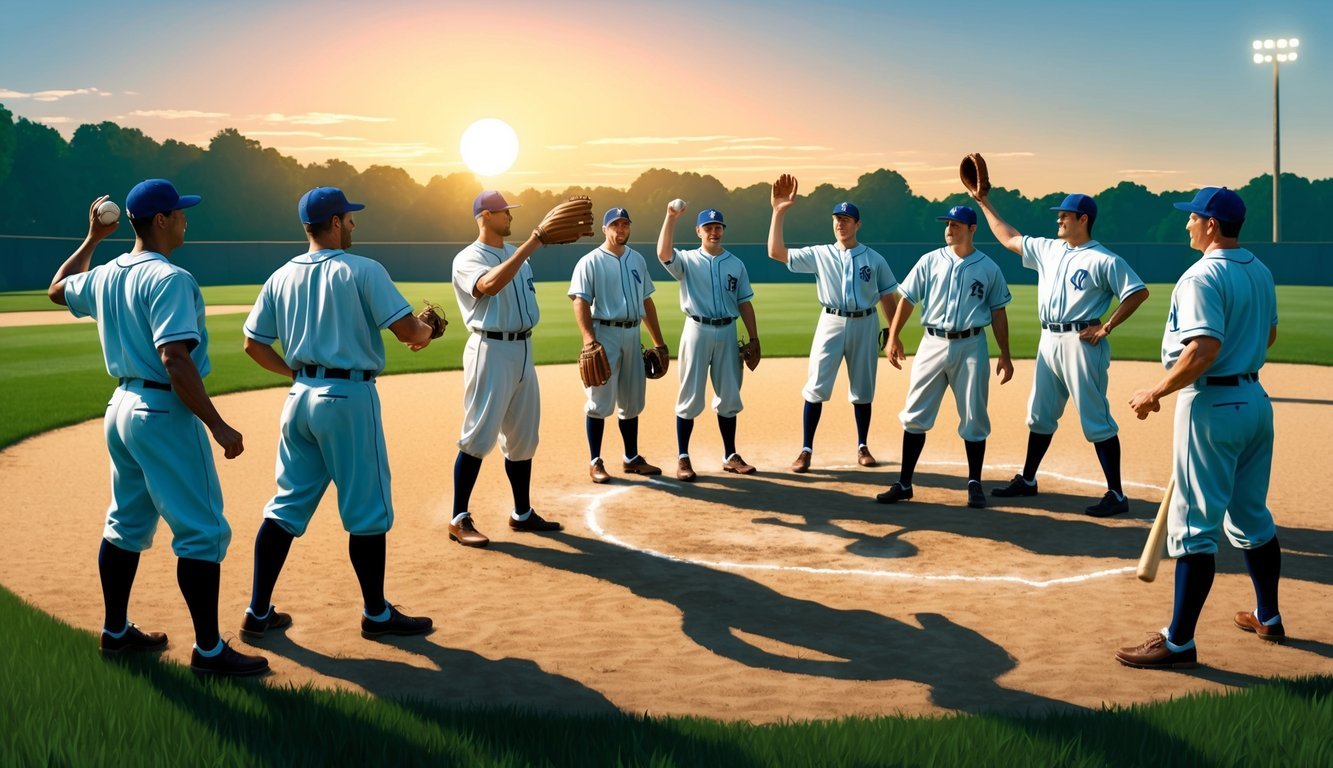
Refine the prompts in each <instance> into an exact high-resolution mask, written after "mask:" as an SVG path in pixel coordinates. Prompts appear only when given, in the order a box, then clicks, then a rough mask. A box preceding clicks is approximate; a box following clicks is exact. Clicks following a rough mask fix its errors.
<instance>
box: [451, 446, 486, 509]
mask: <svg viewBox="0 0 1333 768" xmlns="http://www.w3.org/2000/svg"><path fill="white" fill-rule="evenodd" d="M479 474H481V459H479V458H477V457H476V456H473V455H471V454H467V453H463V452H462V451H459V452H458V458H457V459H455V460H454V514H453V516H454V517H458V516H459V515H461V514H463V513H464V512H466V511H467V505H468V502H469V501H470V500H471V499H472V488H473V487H474V486H476V484H477V475H479Z"/></svg>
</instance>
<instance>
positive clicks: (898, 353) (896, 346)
mask: <svg viewBox="0 0 1333 768" xmlns="http://www.w3.org/2000/svg"><path fill="white" fill-rule="evenodd" d="M906 359H907V354H906V353H905V352H904V351H903V340H902V339H900V338H898V337H897V336H894V337H893V338H891V339H889V365H892V366H893V367H894V368H897V369H898V370H900V371H901V370H902V369H903V361H904V360H906Z"/></svg>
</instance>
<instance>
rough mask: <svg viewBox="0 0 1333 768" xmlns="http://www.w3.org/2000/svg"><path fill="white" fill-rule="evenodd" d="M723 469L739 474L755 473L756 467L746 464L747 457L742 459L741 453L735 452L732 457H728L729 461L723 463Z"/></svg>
mask: <svg viewBox="0 0 1333 768" xmlns="http://www.w3.org/2000/svg"><path fill="white" fill-rule="evenodd" d="M722 471H723V472H735V473H736V474H738V475H753V474H754V467H752V466H750V465H749V464H746V463H745V459H742V458H741V455H740V454H739V453H733V454H731V458H729V459H727V463H726V464H723V465H722Z"/></svg>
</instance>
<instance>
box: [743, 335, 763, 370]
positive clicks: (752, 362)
mask: <svg viewBox="0 0 1333 768" xmlns="http://www.w3.org/2000/svg"><path fill="white" fill-rule="evenodd" d="M737 343H738V344H739V345H740V354H741V362H743V363H745V367H746V368H749V369H750V370H752V371H753V370H754V369H755V368H758V367H759V359H760V358H761V357H762V354H761V353H760V352H759V339H750V340H749V341H744V342H737Z"/></svg>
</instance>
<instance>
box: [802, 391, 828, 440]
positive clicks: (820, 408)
mask: <svg viewBox="0 0 1333 768" xmlns="http://www.w3.org/2000/svg"><path fill="white" fill-rule="evenodd" d="M823 413H824V404H823V403H812V402H810V401H808V400H807V401H806V403H805V409H804V410H802V411H801V447H802V448H809V449H810V450H812V451H813V450H814V448H815V430H817V429H819V417H820V416H821V415H823Z"/></svg>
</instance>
